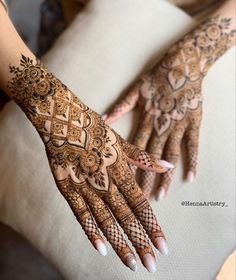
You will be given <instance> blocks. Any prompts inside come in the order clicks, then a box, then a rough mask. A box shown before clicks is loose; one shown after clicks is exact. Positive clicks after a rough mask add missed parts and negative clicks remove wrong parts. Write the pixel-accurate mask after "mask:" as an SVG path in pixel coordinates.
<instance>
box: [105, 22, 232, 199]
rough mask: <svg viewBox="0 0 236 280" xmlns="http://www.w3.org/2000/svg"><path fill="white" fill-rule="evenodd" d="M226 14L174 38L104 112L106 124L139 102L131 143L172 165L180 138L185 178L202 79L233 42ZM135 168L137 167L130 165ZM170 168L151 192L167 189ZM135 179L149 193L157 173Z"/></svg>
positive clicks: (194, 144)
mask: <svg viewBox="0 0 236 280" xmlns="http://www.w3.org/2000/svg"><path fill="white" fill-rule="evenodd" d="M230 22H231V20H230V19H227V18H220V17H219V16H214V17H212V18H210V19H208V20H207V21H205V22H204V23H202V24H201V25H199V26H198V27H197V28H196V29H194V30H193V31H192V32H191V33H189V34H187V35H186V36H184V38H183V39H182V40H180V41H179V42H177V43H176V44H175V45H174V46H173V47H171V48H170V50H169V51H168V52H167V54H166V55H165V56H164V58H163V59H162V60H161V61H160V62H159V63H158V64H157V65H156V66H155V67H154V68H153V69H152V70H151V71H149V72H148V73H146V74H145V75H143V76H142V77H141V78H140V79H139V80H138V82H137V83H136V84H135V85H134V86H132V87H131V89H130V91H129V92H128V93H127V95H126V96H125V98H124V99H123V100H121V101H120V102H119V103H118V104H117V105H116V106H115V107H114V109H113V110H112V111H111V112H110V113H109V114H108V115H104V119H105V121H106V123H107V124H111V123H112V122H114V121H116V120H117V119H119V118H120V117H121V116H122V115H123V114H125V113H126V112H128V111H130V110H131V109H133V108H134V107H135V106H136V104H137V103H138V102H139V105H140V112H141V114H140V122H139V127H138V130H137V133H136V136H135V138H134V141H133V142H134V144H135V145H137V146H139V147H140V148H141V149H147V152H148V153H150V154H151V155H153V156H154V157H155V158H156V159H160V158H164V159H165V160H167V161H168V162H170V163H172V164H174V165H176V163H177V160H178V158H179V155H180V150H181V149H180V147H181V143H182V141H184V142H185V144H186V158H187V160H186V163H187V166H186V167H187V172H186V174H187V179H188V181H190V182H192V181H193V179H194V177H195V176H196V169H197V157H198V145H199V128H200V124H201V119H202V80H203V78H204V76H205V75H206V73H207V71H208V69H209V67H210V66H211V65H212V64H213V63H214V62H215V61H216V60H217V59H218V58H219V57H220V56H221V55H222V54H224V53H225V51H226V50H227V49H228V48H229V47H230V46H232V44H233V37H234V35H235V31H233V30H230ZM134 169H135V168H134ZM173 174H174V169H171V170H169V171H168V172H166V173H163V174H161V175H160V181H159V185H158V187H157V188H155V189H154V194H155V195H156V197H157V199H158V198H162V197H163V196H165V195H166V194H167V191H168V189H169V186H170V183H171V181H172V178H173ZM139 178H140V181H139V184H140V185H141V186H142V187H143V191H144V194H145V196H146V197H149V196H150V194H151V192H152V190H153V187H154V183H155V179H156V174H155V173H153V172H147V171H145V172H143V171H141V174H140V177H139Z"/></svg>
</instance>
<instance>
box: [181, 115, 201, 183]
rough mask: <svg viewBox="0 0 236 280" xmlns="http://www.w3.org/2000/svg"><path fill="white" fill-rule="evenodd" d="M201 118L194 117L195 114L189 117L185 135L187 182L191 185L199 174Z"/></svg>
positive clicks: (199, 116)
mask: <svg viewBox="0 0 236 280" xmlns="http://www.w3.org/2000/svg"><path fill="white" fill-rule="evenodd" d="M201 116H202V114H200V115H198V116H194V112H193V114H192V115H190V116H189V125H188V127H187V128H186V131H185V134H184V141H185V145H186V158H187V166H186V170H187V172H186V174H187V176H186V177H187V180H188V181H189V182H190V183H191V182H192V181H193V179H194V177H195V175H196V172H197V162H198V147H199V131H200V125H201Z"/></svg>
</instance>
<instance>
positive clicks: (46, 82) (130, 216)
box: [8, 55, 166, 270]
mask: <svg viewBox="0 0 236 280" xmlns="http://www.w3.org/2000/svg"><path fill="white" fill-rule="evenodd" d="M10 72H11V73H12V74H13V78H12V80H11V81H9V83H8V88H9V91H10V93H11V96H12V98H13V99H14V100H15V101H16V102H17V103H18V104H19V105H20V107H21V108H22V109H23V111H24V112H25V113H26V115H27V117H28V118H29V120H30V121H31V122H32V123H33V125H34V126H35V128H36V129H37V131H38V133H39V135H40V137H41V138H42V140H43V142H44V144H45V147H46V152H47V155H48V159H49V163H50V166H51V169H52V172H53V175H54V178H55V180H56V183H57V186H58V188H59V190H60V192H61V193H62V195H63V196H64V197H65V198H66V200H67V201H68V203H69V205H70V206H71V208H72V210H73V212H74V214H75V216H76V217H77V219H78V221H79V222H80V224H81V225H82V227H83V229H84V230H85V232H86V234H87V236H88V238H89V239H90V240H91V242H92V243H93V244H94V246H95V247H96V241H97V240H98V239H101V240H102V236H101V234H100V231H99V229H100V230H101V231H102V232H103V234H104V235H105V236H106V238H107V239H108V241H109V242H110V243H111V245H112V246H113V248H114V250H115V251H116V252H117V254H118V255H119V256H120V258H121V260H122V261H123V262H124V263H125V264H126V265H128V266H129V267H130V268H131V269H133V270H135V269H136V265H135V264H136V261H135V257H134V253H133V252H132V250H131V248H130V247H129V245H128V243H127V241H126V240H125V238H124V236H123V233H122V232H121V231H120V228H119V225H118V224H117V222H118V223H119V224H120V225H121V227H122V228H123V229H124V232H125V233H126V234H127V236H128V238H129V239H130V241H131V242H132V244H133V245H134V247H135V248H136V251H137V252H138V253H139V255H140V257H141V259H142V258H143V257H144V255H145V254H147V253H149V254H151V255H152V257H153V258H154V253H153V250H152V247H151V244H150V241H149V239H148V237H147V234H148V235H149V237H150V238H154V235H153V232H155V231H156V229H157V222H156V218H155V215H154V214H153V212H152V210H151V208H150V206H149V204H148V202H147V200H146V199H145V198H144V197H143V195H142V192H141V190H140V188H139V187H138V186H137V184H136V183H135V184H136V185H135V192H134V191H133V189H131V190H129V188H132V186H131V185H132V184H133V185H134V182H133V180H134V178H133V176H132V174H131V173H130V170H129V167H128V164H127V160H130V161H132V162H134V163H136V164H138V165H139V166H141V167H143V168H146V169H150V170H159V171H160V172H164V171H166V168H163V167H161V166H158V164H157V163H156V162H155V160H154V159H152V158H151V157H150V156H149V155H148V154H147V153H146V152H144V151H141V150H139V149H138V148H136V147H134V146H132V145H129V144H128V143H126V142H125V141H124V140H123V139H122V138H121V137H120V136H119V135H117V134H116V133H115V132H114V131H113V130H112V129H110V128H109V127H108V126H107V125H106V124H105V123H104V121H103V120H102V119H101V118H100V116H99V115H98V114H97V113H95V112H94V111H92V110H91V109H89V108H88V107H87V106H86V105H84V104H83V103H82V102H81V101H80V100H79V99H78V98H77V97H76V96H75V95H74V94H73V93H72V92H71V91H70V90H69V89H68V88H67V87H66V86H65V85H63V84H62V83H61V82H60V81H59V80H58V79H56V78H55V77H54V76H53V75H52V74H51V73H50V72H49V71H48V70H47V69H46V68H45V67H44V66H43V65H42V64H41V63H40V61H39V60H36V61H34V60H32V59H30V58H28V57H25V56H24V55H22V57H21V60H20V67H15V66H10ZM132 182H133V183H132ZM137 194H139V195H138V196H137ZM130 199H132V202H131V201H130ZM140 205H142V207H139V206H140ZM133 209H134V212H133ZM137 209H139V211H137ZM147 211H149V212H150V214H149V215H146V213H147ZM139 219H140V222H141V223H142V225H143V226H144V229H143V228H142V226H141V225H140V222H139ZM147 219H152V221H147ZM145 223H147V224H148V226H147V232H146V231H145V230H146V229H145ZM158 227H159V226H158ZM98 228H99V229H98ZM152 228H153V229H152ZM160 232H161V230H159V233H160ZM159 233H158V234H159ZM158 236H159V235H158ZM160 236H161V235H160ZM162 236H164V235H163V234H162ZM155 237H157V235H155ZM156 247H157V246H156ZM143 263H144V264H145V262H143Z"/></svg>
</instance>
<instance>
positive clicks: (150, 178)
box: [139, 131, 169, 198]
mask: <svg viewBox="0 0 236 280" xmlns="http://www.w3.org/2000/svg"><path fill="white" fill-rule="evenodd" d="M168 136H169V133H164V134H162V135H161V136H159V137H158V136H157V135H156V132H155V131H153V133H152V136H151V139H150V141H149V143H148V147H147V151H148V153H149V154H151V155H152V157H154V158H155V159H156V160H159V161H160V159H161V157H162V154H163V150H164V147H165V144H166V141H167V138H168ZM155 180H156V173H155V172H150V171H149V172H147V171H141V173H140V178H139V185H140V186H141V188H142V191H143V193H144V196H145V197H146V198H149V197H150V195H151V193H152V190H153V188H154V186H155Z"/></svg>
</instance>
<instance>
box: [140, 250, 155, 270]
mask: <svg viewBox="0 0 236 280" xmlns="http://www.w3.org/2000/svg"><path fill="white" fill-rule="evenodd" d="M143 264H144V265H145V267H146V269H147V270H148V271H149V272H151V273H154V272H155V271H156V270H157V266H156V261H155V259H154V257H153V256H152V255H151V254H150V253H147V254H146V255H144V257H143Z"/></svg>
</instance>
